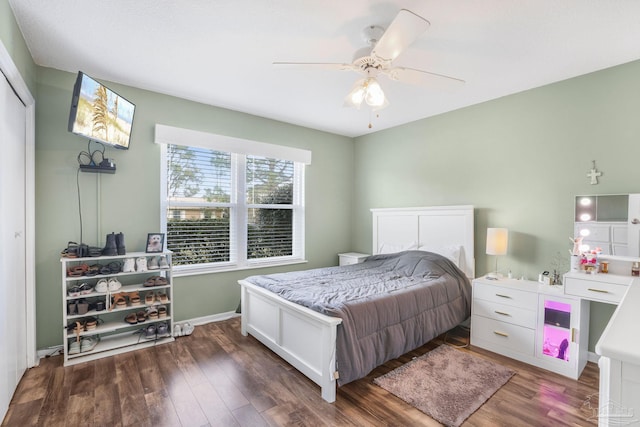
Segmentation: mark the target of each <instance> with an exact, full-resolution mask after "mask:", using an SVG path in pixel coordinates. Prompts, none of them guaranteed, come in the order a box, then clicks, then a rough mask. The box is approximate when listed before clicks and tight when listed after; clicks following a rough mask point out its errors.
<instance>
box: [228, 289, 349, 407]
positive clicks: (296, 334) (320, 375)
mask: <svg viewBox="0 0 640 427" xmlns="http://www.w3.org/2000/svg"><path fill="white" fill-rule="evenodd" d="M238 283H239V284H240V286H241V292H242V293H241V295H242V306H241V310H242V335H245V336H246V335H247V334H251V335H253V336H254V337H255V338H256V339H257V340H258V341H260V342H261V343H263V344H264V345H266V346H267V347H269V348H270V349H271V350H272V351H273V352H274V353H276V354H278V355H279V356H280V357H282V358H283V359H284V360H286V361H287V362H289V363H290V364H291V365H293V366H294V367H295V368H296V369H298V370H299V371H300V372H302V373H303V374H304V375H306V376H307V377H308V378H309V379H311V380H312V381H313V382H315V383H316V384H318V385H319V386H320V388H321V389H322V398H323V399H324V400H326V401H327V402H335V400H336V377H337V372H336V332H337V328H338V325H339V324H340V323H342V319H340V318H338V317H330V316H325V315H323V314H320V313H318V312H315V311H313V310H311V309H308V308H306V307H303V306H301V305H298V304H294V303H291V302H289V301H287V300H285V299H283V298H281V297H279V296H277V295H276V294H274V293H272V292H269V291H267V290H265V289H262V288H260V287H258V286H255V285H253V284H251V283H249V282H247V281H245V280H240V281H238Z"/></svg>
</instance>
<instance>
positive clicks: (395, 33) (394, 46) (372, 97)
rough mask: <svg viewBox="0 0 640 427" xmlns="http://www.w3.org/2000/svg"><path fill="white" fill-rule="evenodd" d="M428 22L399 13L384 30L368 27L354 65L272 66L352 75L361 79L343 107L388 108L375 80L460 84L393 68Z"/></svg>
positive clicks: (426, 83) (289, 63) (413, 71)
mask: <svg viewBox="0 0 640 427" xmlns="http://www.w3.org/2000/svg"><path fill="white" fill-rule="evenodd" d="M429 25H430V24H429V21H427V20H426V19H424V18H423V17H421V16H419V15H416V14H415V13H413V12H411V11H409V10H406V9H402V10H400V12H398V15H396V17H395V18H394V20H393V21H392V22H391V24H390V25H389V27H388V28H387V29H386V31H385V29H384V28H382V27H379V26H377V25H371V26H369V27H366V28H365V29H364V30H363V33H364V37H365V41H366V42H367V43H368V44H369V46H368V47H365V48H363V49H360V50H358V51H357V52H356V54H355V55H354V58H355V59H354V61H353V62H352V63H351V64H347V63H320V62H274V63H273V65H275V66H287V67H295V68H299V67H304V68H320V69H330V70H346V71H356V72H359V73H361V74H363V75H364V78H362V79H360V80H358V81H357V82H356V83H355V85H354V86H353V88H352V90H351V91H350V92H349V94H348V95H347V96H346V98H345V101H344V105H345V106H348V107H354V108H358V109H359V108H360V106H361V105H362V103H363V102H364V103H366V104H367V105H369V106H370V107H371V108H372V109H373V110H374V111H375V110H380V109H382V108H384V107H386V106H387V105H388V104H389V101H388V100H387V97H386V96H385V94H384V92H383V91H382V88H381V87H380V83H378V79H377V77H378V76H379V75H385V76H387V77H388V78H390V79H391V80H397V81H399V82H403V83H408V84H413V85H419V86H427V87H434V86H435V87H440V88H443V87H451V86H458V85H461V84H463V83H464V80H460V79H457V78H455V77H450V76H445V75H442V74H437V73H432V72H429V71H424V70H417V69H415V68H406V67H394V66H393V60H394V59H396V58H397V57H398V56H399V55H400V54H401V53H402V52H404V50H405V49H406V48H407V47H408V46H409V45H411V44H412V43H413V42H414V41H415V40H416V39H417V38H418V37H419V36H420V35H421V34H422V33H424V32H425V31H426V30H427V28H429Z"/></svg>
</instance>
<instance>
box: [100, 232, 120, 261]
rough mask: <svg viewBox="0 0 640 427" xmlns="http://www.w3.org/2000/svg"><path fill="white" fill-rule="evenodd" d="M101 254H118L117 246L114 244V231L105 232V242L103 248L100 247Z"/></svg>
mask: <svg viewBox="0 0 640 427" xmlns="http://www.w3.org/2000/svg"><path fill="white" fill-rule="evenodd" d="M102 255H104V256H113V255H118V247H117V246H116V234H115V233H111V234H107V243H106V244H105V245H104V249H102Z"/></svg>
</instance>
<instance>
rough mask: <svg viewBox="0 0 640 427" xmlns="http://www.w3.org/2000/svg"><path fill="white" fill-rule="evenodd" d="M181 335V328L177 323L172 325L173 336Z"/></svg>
mask: <svg viewBox="0 0 640 427" xmlns="http://www.w3.org/2000/svg"><path fill="white" fill-rule="evenodd" d="M181 335H182V328H181V327H180V325H178V324H177V323H176V324H175V325H173V336H174V337H179V336H181Z"/></svg>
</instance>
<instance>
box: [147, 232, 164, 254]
mask: <svg viewBox="0 0 640 427" xmlns="http://www.w3.org/2000/svg"><path fill="white" fill-rule="evenodd" d="M163 250H164V233H149V234H147V244H146V251H145V252H146V253H148V254H154V253H159V252H162V251H163Z"/></svg>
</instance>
